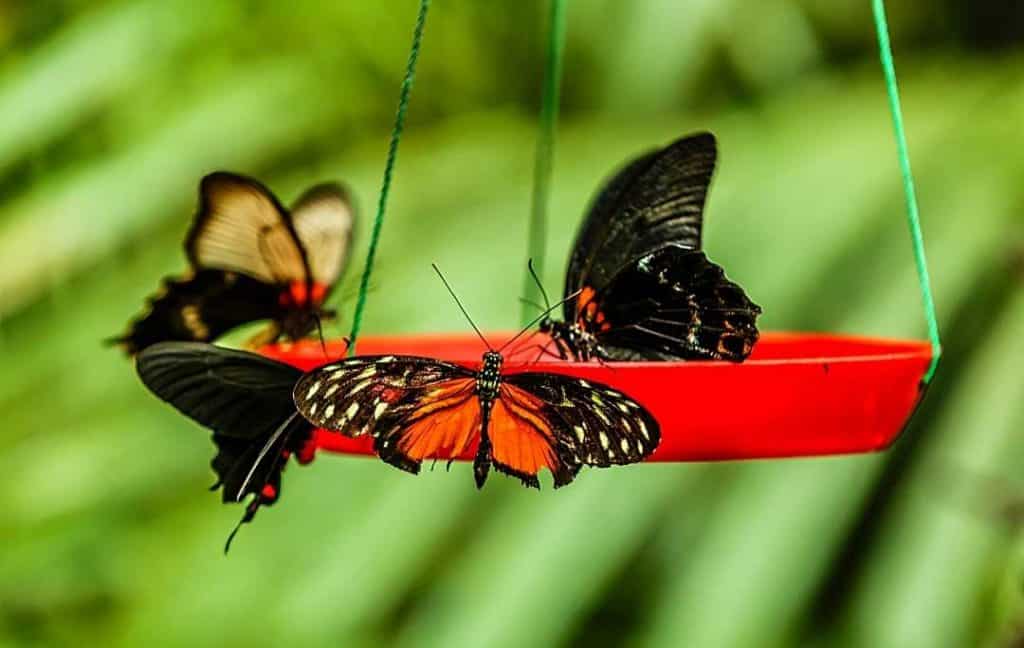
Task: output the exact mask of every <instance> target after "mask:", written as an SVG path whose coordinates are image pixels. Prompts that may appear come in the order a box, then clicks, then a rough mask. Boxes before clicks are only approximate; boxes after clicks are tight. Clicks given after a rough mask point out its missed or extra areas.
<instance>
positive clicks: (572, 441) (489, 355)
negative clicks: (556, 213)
mask: <svg viewBox="0 0 1024 648" xmlns="http://www.w3.org/2000/svg"><path fill="white" fill-rule="evenodd" d="M502 365H503V358H502V356H501V354H500V353H498V352H496V351H488V352H486V353H485V354H484V355H483V358H482V364H481V368H480V369H479V370H478V371H474V370H472V369H468V368H466V367H462V366H459V365H455V364H451V363H447V362H441V361H438V360H434V359H431V358H423V357H418V356H367V357H356V358H349V359H345V360H341V361H338V362H335V363H331V364H329V365H326V366H324V367H321V368H319V369H316V370H314V371H311V372H309V373H307V374H306V375H304V376H303V377H302V378H301V379H300V380H299V382H298V383H297V384H296V386H295V391H294V396H295V405H296V407H297V408H298V410H299V411H300V412H301V413H302V415H303V416H305V417H306V418H307V419H308V420H309V421H310V422H311V423H313V424H314V425H317V426H320V427H322V428H325V429H328V430H333V431H336V432H339V433H341V434H345V435H346V436H353V437H357V436H362V435H366V434H369V435H372V436H373V437H374V451H375V452H376V453H377V455H378V456H379V457H380V458H381V459H382V460H384V461H385V462H387V463H389V464H391V465H393V466H396V467H398V468H401V469H402V470H405V471H408V472H411V473H418V472H419V470H420V466H421V464H422V462H423V461H425V460H430V459H447V460H453V459H456V458H459V457H472V458H473V474H474V479H475V481H476V484H477V486H478V487H482V486H483V484H484V483H485V481H486V479H487V476H488V474H489V472H490V470H491V468H494V469H495V470H497V471H498V472H501V473H504V474H507V475H510V476H513V477H516V478H518V479H519V480H521V481H522V482H523V484H525V485H527V486H530V487H534V488H539V486H540V482H539V480H538V477H537V476H538V473H539V472H540V471H541V470H542V469H545V468H546V469H548V470H549V471H550V472H551V473H552V475H553V478H554V485H555V487H559V486H563V485H565V484H568V483H570V482H571V481H572V480H573V479H574V478H575V476H576V474H577V473H578V472H579V470H580V469H581V468H582V467H583V466H584V465H591V466H611V465H616V464H626V463H634V462H636V461H640V460H642V459H643V458H645V457H647V456H648V455H650V453H651V452H653V451H654V449H655V448H656V447H657V445H658V442H659V440H660V431H659V428H658V424H657V422H656V421H655V420H654V418H653V417H652V416H651V415H650V413H648V412H647V411H646V409H644V408H643V407H642V406H641V405H639V404H638V403H636V402H635V401H633V400H632V399H630V398H629V397H628V396H626V395H625V394H622V393H621V392H618V391H616V390H614V389H611V388H610V387H607V386H604V385H601V384H597V383H590V382H587V381H584V380H580V379H577V378H573V377H570V376H564V375H559V374H550V373H541V372H521V373H504V372H503V369H502Z"/></svg>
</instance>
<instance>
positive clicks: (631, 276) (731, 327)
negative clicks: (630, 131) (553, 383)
mask: <svg viewBox="0 0 1024 648" xmlns="http://www.w3.org/2000/svg"><path fill="white" fill-rule="evenodd" d="M716 156H717V150H716V145H715V139H714V137H713V136H712V135H711V134H710V133H699V134H697V135H693V136H690V137H684V138H682V139H680V140H677V141H676V142H674V143H672V144H670V145H669V146H667V147H665V148H663V149H660V150H657V151H653V152H650V153H647V154H645V155H642V156H640V157H639V158H637V159H635V160H633V161H632V162H630V163H629V164H627V165H626V167H625V168H624V169H623V170H622V171H620V172H619V173H618V174H616V175H615V177H613V178H612V179H611V180H610V181H609V182H608V183H607V184H606V185H605V186H604V188H603V189H602V191H601V192H600V193H599V194H598V197H597V199H596V200H595V201H594V204H593V205H592V206H591V208H590V209H589V211H588V214H587V216H586V218H585V219H584V221H583V224H582V225H581V227H580V231H579V234H578V235H577V239H576V243H575V245H574V248H573V253H572V255H571V257H570V260H569V268H568V271H567V273H566V283H565V294H566V299H565V301H564V308H563V313H564V315H563V320H562V321H555V320H552V319H550V318H545V319H544V320H543V321H542V322H541V325H540V329H541V331H542V332H545V333H547V334H548V335H549V336H550V338H551V340H552V341H553V342H554V344H555V346H556V348H557V349H558V353H559V355H560V356H562V357H563V358H572V359H577V360H583V361H586V360H591V359H595V358H596V359H600V360H700V359H704V360H730V361H735V362H739V361H742V360H743V359H745V358H746V357H747V355H749V353H750V351H751V350H752V348H753V346H754V344H755V343H756V341H757V337H758V331H757V327H756V324H755V320H756V318H757V316H758V315H759V314H760V313H761V308H760V307H759V306H757V305H756V304H755V303H753V302H752V301H751V300H750V299H749V298H748V297H747V295H746V293H745V292H744V291H743V289H742V288H741V287H740V286H739V285H738V284H736V283H734V282H732V281H729V279H727V278H726V276H725V272H724V271H723V270H722V268H721V267H720V266H718V265H717V264H715V263H714V262H712V261H711V260H709V259H708V257H707V255H706V254H705V253H704V252H703V251H702V250H701V249H700V248H701V234H702V226H703V209H704V202H705V199H706V196H707V190H708V187H709V185H710V182H711V176H712V173H713V171H714V166H715V160H716Z"/></svg>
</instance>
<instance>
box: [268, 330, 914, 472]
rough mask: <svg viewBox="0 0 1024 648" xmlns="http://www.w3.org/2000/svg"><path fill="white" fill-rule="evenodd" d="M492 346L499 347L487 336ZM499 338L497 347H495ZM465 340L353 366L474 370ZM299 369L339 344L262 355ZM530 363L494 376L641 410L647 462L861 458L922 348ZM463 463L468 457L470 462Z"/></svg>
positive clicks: (904, 394) (885, 430) (430, 340)
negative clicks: (653, 434) (586, 388)
mask: <svg viewBox="0 0 1024 648" xmlns="http://www.w3.org/2000/svg"><path fill="white" fill-rule="evenodd" d="M489 337H490V338H491V339H492V344H493V343H494V342H495V341H498V340H501V339H502V338H503V336H501V335H498V334H495V335H493V336H489ZM504 337H507V336H504ZM483 351H484V346H483V344H482V343H481V342H480V340H479V339H478V338H476V337H475V336H474V335H472V334H469V335H423V336H416V337H410V336H405V337H365V338H361V339H360V340H359V354H360V355H375V354H410V355H422V356H428V357H434V358H439V359H443V360H449V361H452V362H457V363H459V364H464V365H466V366H468V367H473V368H478V367H479V365H480V356H481V354H482V353H483ZM262 352H263V353H264V354H265V355H268V356H270V357H273V358H277V359H279V360H282V361H284V362H288V363H290V364H292V365H295V366H296V367H299V368H301V369H304V370H308V369H312V368H314V367H317V366H320V365H322V364H326V363H327V362H328V361H329V360H331V359H334V358H338V357H341V356H342V355H344V345H343V343H341V342H328V343H327V354H328V355H327V356H326V357H325V355H324V351H323V349H322V348H321V346H320V343H319V342H316V341H304V342H301V343H297V344H282V345H274V346H270V347H266V348H264V349H263V350H262ZM535 355H536V353H535V352H524V353H522V354H520V355H518V356H516V357H513V358H508V357H506V362H505V371H506V372H515V371H522V370H533V371H550V372H554V373H563V374H570V375H573V376H579V377H581V378H586V379H587V380H594V381H598V382H603V383H605V384H607V385H609V386H611V387H615V388H616V389H619V390H621V391H622V392H624V393H626V394H629V395H630V396H631V397H633V398H634V399H635V400H636V401H637V402H639V403H641V404H642V405H644V406H646V407H647V408H648V409H649V410H650V411H651V413H652V414H653V415H654V416H655V418H657V419H658V421H659V422H660V423H661V429H662V440H661V445H660V446H659V447H658V449H657V451H655V452H654V454H653V455H652V456H651V457H650V459H649V461H710V460H728V459H755V458H769V457H796V456H808V455H833V454H848V453H858V452H871V451H875V450H880V449H883V448H886V447H888V446H889V445H890V444H891V443H892V442H893V441H895V440H896V438H897V437H898V436H899V434H900V432H901V431H902V430H903V428H904V426H905V424H906V422H907V420H908V419H909V418H910V415H911V414H912V413H913V411H914V408H915V407H916V405H917V403H918V401H919V399H920V398H921V394H922V391H921V378H922V377H923V376H924V373H925V370H926V369H927V368H928V364H929V362H930V360H931V348H930V347H929V345H928V343H927V342H922V341H916V340H890V339H872V338H864V337H854V336H841V335H826V334H817V333H766V334H764V335H762V337H761V340H760V341H759V342H758V343H757V346H756V347H755V348H754V353H753V354H752V355H751V357H750V358H749V359H748V360H747V361H746V362H744V363H743V364H732V363H727V362H631V363H608V364H607V365H600V364H597V363H575V362H563V361H561V360H557V359H549V358H544V359H541V360H539V361H538V362H536V363H534V362H533V358H534V357H535ZM315 443H316V445H317V447H318V448H319V449H321V450H327V451H330V452H342V453H357V454H372V440H371V439H370V438H365V437H364V438H361V439H350V438H348V437H344V436H342V435H340V434H337V433H333V432H327V431H324V430H318V431H317V433H316V436H315ZM470 456H471V455H470Z"/></svg>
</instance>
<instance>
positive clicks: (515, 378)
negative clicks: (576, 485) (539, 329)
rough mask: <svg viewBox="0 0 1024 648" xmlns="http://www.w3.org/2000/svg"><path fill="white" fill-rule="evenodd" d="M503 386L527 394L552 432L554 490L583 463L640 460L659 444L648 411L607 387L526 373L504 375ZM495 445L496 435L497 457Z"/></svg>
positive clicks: (605, 464)
mask: <svg viewBox="0 0 1024 648" xmlns="http://www.w3.org/2000/svg"><path fill="white" fill-rule="evenodd" d="M502 389H503V390H504V389H514V390H518V391H521V392H524V393H526V394H529V396H530V397H531V398H532V400H533V402H534V406H533V407H532V408H531V410H530V411H531V414H532V416H534V417H536V418H538V419H540V420H542V421H544V422H545V424H546V426H547V428H548V429H549V430H550V439H551V443H552V447H553V450H554V453H555V456H556V458H557V461H558V464H557V467H556V468H554V469H552V471H551V472H552V474H553V475H554V479H555V482H554V483H555V487H556V488H557V487H559V486H564V485H565V484H568V483H569V482H571V481H572V480H573V479H574V478H575V476H576V474H577V473H578V472H579V470H580V468H582V467H583V466H596V467H600V468H606V467H608V466H615V465H624V464H631V463H636V462H639V461H643V460H644V459H645V458H647V457H649V456H650V455H651V453H652V452H654V450H655V449H656V448H657V447H658V444H659V443H660V442H661V430H660V428H659V426H658V422H657V421H656V420H655V418H654V417H653V416H652V415H651V413H650V412H648V411H647V409H646V408H644V407H643V406H642V405H640V404H639V403H637V402H636V401H635V400H633V399H632V398H630V397H629V396H627V395H626V394H623V393H622V392H620V391H618V390H615V389H612V388H611V387H608V386H606V385H603V384H600V383H596V382H592V381H587V380H582V379H580V378H573V377H571V376H563V375H559V374H549V373H538V372H528V373H519V374H512V375H509V376H506V377H505V379H504V385H503V386H502ZM503 395H504V394H503ZM498 444H499V441H498V440H497V439H495V440H494V445H495V456H496V459H497V456H498V455H499V454H500V451H499V449H498ZM535 480H536V477H534V481H535ZM530 485H536V484H530Z"/></svg>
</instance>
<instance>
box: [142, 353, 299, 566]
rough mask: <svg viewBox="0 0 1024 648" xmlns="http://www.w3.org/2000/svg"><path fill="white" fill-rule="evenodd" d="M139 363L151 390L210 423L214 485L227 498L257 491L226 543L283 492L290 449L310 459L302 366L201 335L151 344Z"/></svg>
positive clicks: (203, 422) (236, 498)
mask: <svg viewBox="0 0 1024 648" xmlns="http://www.w3.org/2000/svg"><path fill="white" fill-rule="evenodd" d="M136 368H137V370H138V373H139V377H140V378H142V382H143V383H144V384H145V385H146V387H148V388H149V390H150V391H152V392H153V393H154V394H156V395H157V396H158V397H160V398H161V399H163V400H165V401H167V402H168V403H170V404H171V405H173V406H174V407H175V408H176V409H177V410H178V411H180V412H181V413H182V414H185V415H186V416H188V417H189V418H191V419H192V420H194V421H196V422H197V423H199V424H200V425H203V426H205V427H207V428H209V429H210V430H212V431H213V442H214V444H216V446H217V455H216V456H215V457H214V458H213V462H212V464H211V465H212V466H213V470H214V472H216V473H217V483H216V484H214V485H213V487H212V489H217V488H222V489H223V493H222V497H223V501H224V502H241V501H242V500H244V499H245V498H246V497H247V496H249V495H252V496H253V498H252V500H251V501H250V502H249V504H248V505H246V509H245V514H244V515H243V517H242V519H241V521H239V523H238V526H236V527H235V529H234V531H232V532H231V535H230V536H229V537H228V541H227V544H226V545H225V547H224V550H225V551H227V549H228V547H229V546H230V544H231V540H232V538H233V537H234V535H235V533H236V532H237V531H238V528H239V527H240V526H241V525H242V524H244V523H246V522H249V521H251V520H252V519H253V516H255V515H256V511H257V510H258V509H259V507H260V506H263V505H270V504H273V503H274V502H276V501H277V499H278V497H280V495H281V471H282V470H283V469H284V466H285V463H286V462H287V460H288V457H289V456H291V455H296V456H297V457H298V458H299V459H300V460H303V461H309V460H311V459H312V455H311V454H308V452H307V450H308V448H307V444H308V442H309V441H310V439H311V438H312V433H313V426H311V425H310V424H309V422H308V421H306V419H304V418H303V417H302V416H300V415H299V413H298V412H297V411H296V409H295V404H294V403H293V401H292V390H293V388H294V387H295V383H296V381H297V380H298V379H299V377H300V376H301V375H302V371H300V370H299V369H296V368H295V367H292V366H290V365H287V364H284V363H281V362H277V361H275V360H270V359H268V358H264V357H263V356H260V355H257V354H255V353H247V352H245V351H236V350H233V349H225V348H222V347H217V346H214V345H212V344H205V343H202V342H160V343H157V344H154V345H152V346H150V347H147V348H146V349H144V350H143V351H141V352H140V353H139V354H138V356H137V361H136Z"/></svg>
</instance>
